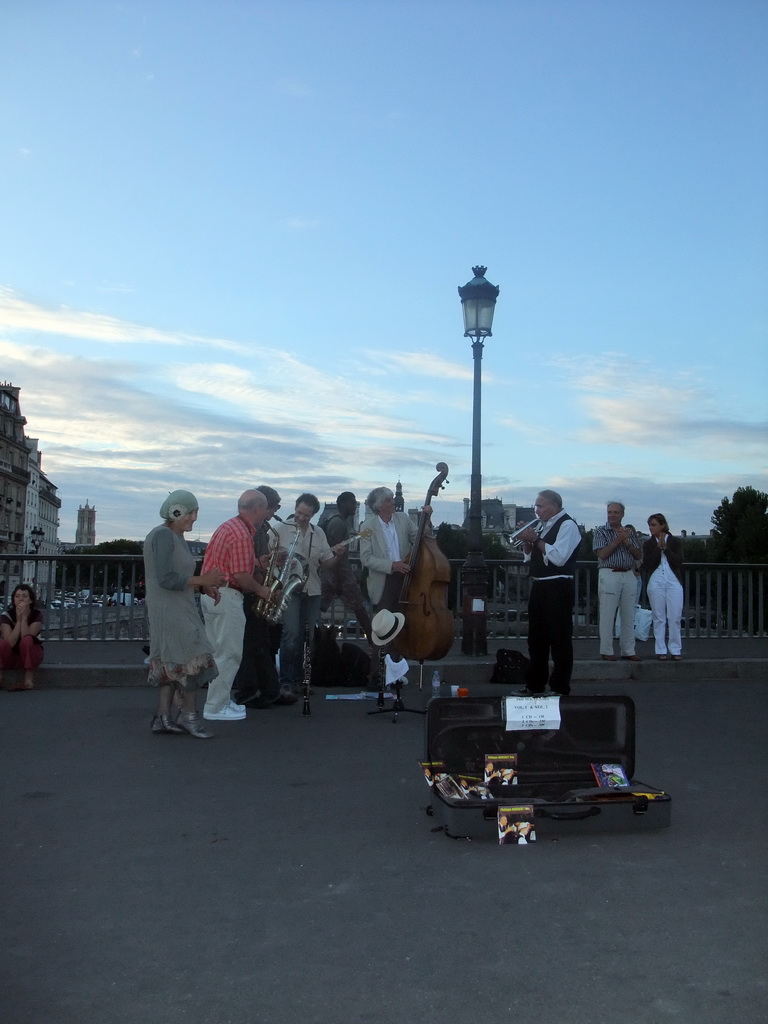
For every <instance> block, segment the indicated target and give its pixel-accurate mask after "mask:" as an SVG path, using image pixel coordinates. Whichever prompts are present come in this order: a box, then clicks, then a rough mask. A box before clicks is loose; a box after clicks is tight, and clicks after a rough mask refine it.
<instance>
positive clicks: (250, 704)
mask: <svg viewBox="0 0 768 1024" xmlns="http://www.w3.org/2000/svg"><path fill="white" fill-rule="evenodd" d="M232 699H233V700H234V701H235V702H236V703H237V704H242V705H243V706H244V707H246V708H256V709H257V710H260V709H261V710H263V709H264V708H271V707H272V705H273V703H274V701H271V700H265V699H264V698H263V697H262V696H261V693H259V691H258V690H257V691H255V692H253V693H238V694H236V695H235V696H234V697H233V698H232Z"/></svg>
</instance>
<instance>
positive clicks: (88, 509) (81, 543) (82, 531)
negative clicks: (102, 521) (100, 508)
mask: <svg viewBox="0 0 768 1024" xmlns="http://www.w3.org/2000/svg"><path fill="white" fill-rule="evenodd" d="M95 545H96V508H95V506H91V505H89V504H88V499H86V502H85V505H80V507H79V508H78V510H77V532H76V533H75V547H78V548H92V547H95Z"/></svg>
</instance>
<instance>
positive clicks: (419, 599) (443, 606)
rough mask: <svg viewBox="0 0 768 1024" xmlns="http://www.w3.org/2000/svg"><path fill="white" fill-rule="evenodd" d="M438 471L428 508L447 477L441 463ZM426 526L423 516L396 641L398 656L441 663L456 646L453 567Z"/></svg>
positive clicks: (410, 562)
mask: <svg viewBox="0 0 768 1024" xmlns="http://www.w3.org/2000/svg"><path fill="white" fill-rule="evenodd" d="M435 469H436V470H437V471H438V473H437V476H436V477H435V479H434V480H433V481H432V483H431V484H430V485H429V489H428V490H427V496H426V498H425V499H424V504H425V505H426V506H428V505H430V504H431V500H432V498H433V497H434V496H436V495H438V494H439V493H440V491H441V489H442V488H443V486H444V481H445V480H446V478H447V476H448V466H447V465H446V464H445V463H444V462H438V463H437V465H436V466H435ZM427 522H428V516H427V513H426V512H423V511H422V512H420V513H419V525H418V530H417V533H416V539H415V541H414V544H413V548H412V550H411V553H410V555H409V556H408V558H407V561H408V565H409V570H408V573H407V575H406V577H405V579H404V581H403V586H402V589H401V591H400V603H399V605H398V607H399V610H400V611H401V612H403V613H404V614H405V625H404V626H403V628H402V630H401V631H400V633H398V635H397V637H396V638H395V640H394V641H393V646H394V647H395V649H396V650H397V651H398V653H399V654H401V655H402V656H403V657H404V658H408V659H409V660H411V661H439V660H440V659H441V658H444V657H445V656H446V654H447V653H448V651H449V650H450V649H451V645H452V643H453V634H454V624H453V613H452V612H451V611H450V610H449V608H448V586H449V584H450V582H451V565H450V562H449V561H448V559H447V558H446V557H445V555H444V554H443V552H442V551H441V550H440V548H439V547H438V544H437V541H436V540H435V538H434V537H428V536H427V534H426V529H427Z"/></svg>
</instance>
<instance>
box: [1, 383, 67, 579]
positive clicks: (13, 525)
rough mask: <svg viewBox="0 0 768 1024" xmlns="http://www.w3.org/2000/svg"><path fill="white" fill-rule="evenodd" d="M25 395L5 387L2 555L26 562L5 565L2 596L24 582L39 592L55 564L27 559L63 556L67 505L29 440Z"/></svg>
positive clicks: (35, 443) (32, 440)
mask: <svg viewBox="0 0 768 1024" xmlns="http://www.w3.org/2000/svg"><path fill="white" fill-rule="evenodd" d="M20 390H21V389H20V388H18V387H14V385H13V384H11V383H10V382H8V381H4V382H2V383H0V555H3V554H6V555H20V556H22V557H20V558H19V560H18V561H16V560H15V559H14V560H11V559H4V560H3V559H0V594H6V593H9V592H10V591H11V590H12V589H13V587H15V586H16V585H17V584H18V583H19V582H22V581H23V582H25V583H29V584H31V585H32V586H34V587H35V588H36V589H38V591H39V590H40V585H41V582H44V581H45V580H46V579H47V578H48V576H49V575H50V573H51V571H52V569H51V566H53V564H54V563H53V562H43V561H41V560H40V561H38V559H37V558H34V559H32V560H29V559H25V558H24V557H23V556H25V555H26V556H29V555H35V556H40V555H50V556H53V555H56V554H57V553H58V551H59V541H58V529H59V509H60V508H61V501H60V499H59V497H58V495H57V493H56V487H54V485H53V484H52V483H51V481H50V480H49V479H48V477H47V476H46V475H45V473H44V472H43V468H42V452H41V451H40V449H39V443H38V439H37V438H35V437H26V436H25V434H24V427H25V426H26V423H27V421H26V418H25V417H24V416H23V415H22V412H21V404H20V401H19V394H20ZM43 589H45V587H44V586H43ZM39 596H40V593H39V592H38V597H39Z"/></svg>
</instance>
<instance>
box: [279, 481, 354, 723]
mask: <svg viewBox="0 0 768 1024" xmlns="http://www.w3.org/2000/svg"><path fill="white" fill-rule="evenodd" d="M319 511H320V502H319V501H318V500H317V498H316V497H315V495H314V494H300V495H299V496H298V498H297V499H296V505H295V508H294V512H293V520H292V522H290V523H280V524H279V525H278V527H277V529H276V531H275V533H276V536H274V535H273V536H272V538H271V539H270V544H273V543H279V544H280V547H281V548H285V549H286V550H287V549H289V548H290V547H291V546H292V545H294V542H295V546H294V547H293V559H294V561H293V564H292V565H290V566H289V567H288V577H287V583H286V585H287V584H288V583H290V578H291V576H301V577H303V579H304V583H303V586H298V587H297V588H296V590H295V591H294V592H293V594H292V595H291V597H290V599H289V601H288V605H287V607H286V609H285V611H284V612H283V635H282V638H281V640H280V674H279V677H280V700H281V701H283V702H286V703H287V702H288V701H289V700H290V698H291V696H294V697H295V698H296V699H297V700H298V697H299V694H300V692H301V684H302V681H303V678H304V627H305V626H307V625H308V626H309V635H310V637H312V636H313V635H314V629H315V623H316V622H317V618H318V615H319V614H320V600H321V583H320V576H319V573H318V568H319V567H320V565H322V566H323V567H324V568H330V567H331V566H332V565H335V563H336V557H337V555H338V553H339V551H343V550H344V546H343V545H337V546H336V547H335V548H331V547H330V545H329V544H328V540H327V538H326V536H325V534H324V533H323V531H322V530H321V529H320V527H319V526H312V524H311V523H310V520H311V519H312V517H313V516H315V515H316V514H317V513H318V512H319Z"/></svg>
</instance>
